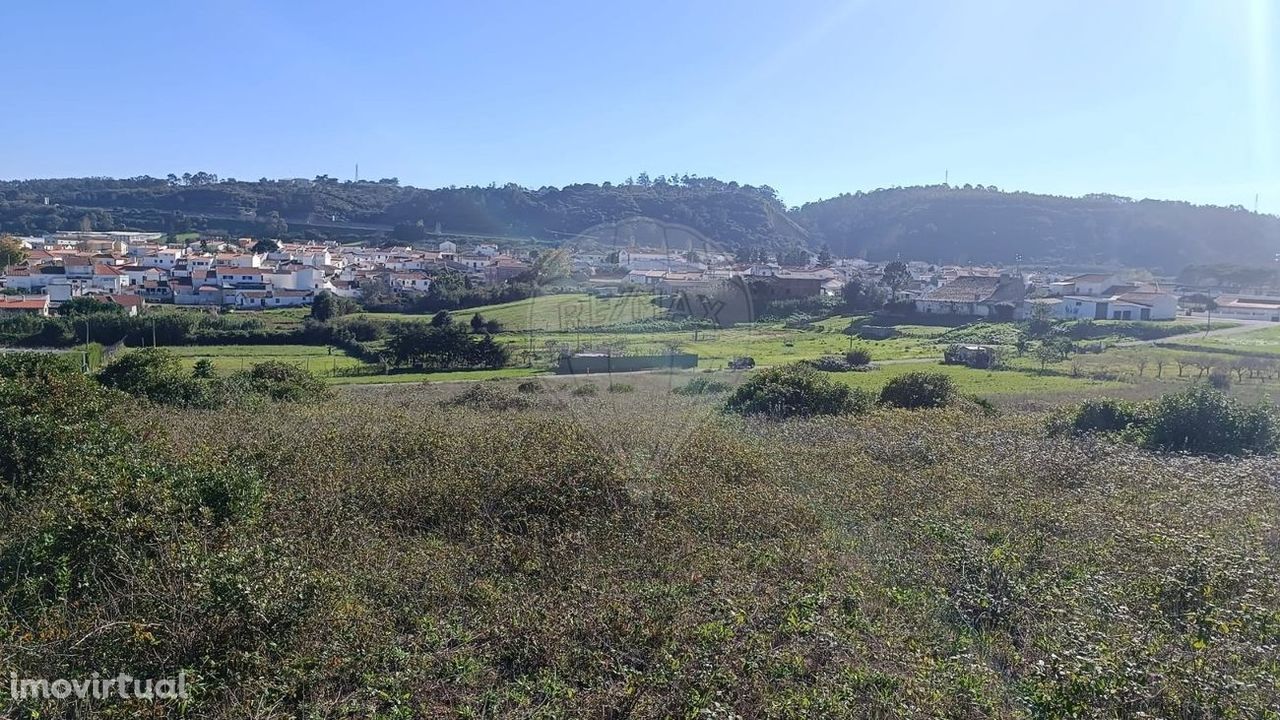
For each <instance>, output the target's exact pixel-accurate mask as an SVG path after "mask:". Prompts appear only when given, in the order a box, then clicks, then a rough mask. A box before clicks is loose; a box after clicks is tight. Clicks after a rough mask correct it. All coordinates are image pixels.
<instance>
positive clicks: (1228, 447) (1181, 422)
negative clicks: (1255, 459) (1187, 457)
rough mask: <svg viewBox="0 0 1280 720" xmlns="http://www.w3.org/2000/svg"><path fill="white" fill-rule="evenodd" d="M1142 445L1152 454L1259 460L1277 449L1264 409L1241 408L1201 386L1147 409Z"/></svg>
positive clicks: (1272, 421) (1267, 411) (1273, 428)
mask: <svg viewBox="0 0 1280 720" xmlns="http://www.w3.org/2000/svg"><path fill="white" fill-rule="evenodd" d="M1150 415H1151V421H1150V424H1149V426H1148V427H1147V429H1146V437H1145V441H1144V444H1145V445H1146V446H1147V447H1149V448H1153V449H1157V450H1169V451H1178V452H1189V453H1200V454H1211V455H1246V454H1257V455H1264V454H1270V453H1274V452H1275V451H1276V447H1277V437H1278V436H1277V431H1278V430H1280V428H1278V427H1277V421H1276V416H1275V414H1274V413H1273V412H1272V411H1271V410H1270V409H1269V408H1268V407H1266V406H1264V405H1254V406H1246V405H1243V404H1241V403H1240V402H1239V401H1237V400H1235V399H1234V398H1231V397H1228V396H1227V395H1225V394H1223V393H1222V392H1219V391H1217V390H1214V389H1213V388H1210V387H1206V386H1203V385H1196V386H1193V387H1191V388H1189V389H1187V390H1184V391H1182V392H1178V393H1172V394H1169V395H1165V396H1163V397H1161V398H1160V399H1158V400H1156V401H1155V402H1154V403H1152V405H1151V407H1150Z"/></svg>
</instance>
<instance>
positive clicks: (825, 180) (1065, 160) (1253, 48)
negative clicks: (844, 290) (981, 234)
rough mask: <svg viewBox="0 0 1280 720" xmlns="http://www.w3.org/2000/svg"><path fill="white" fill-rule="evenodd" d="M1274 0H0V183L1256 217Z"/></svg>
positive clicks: (1266, 154) (1277, 144) (1279, 61)
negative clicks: (825, 201)
mask: <svg viewBox="0 0 1280 720" xmlns="http://www.w3.org/2000/svg"><path fill="white" fill-rule="evenodd" d="M1277 5H1280V2H1277V1H1276V0H1182V1H1178V0H1123V1H1122V2H1115V1H1114V0H1108V1H1102V0H1036V1H1035V2H1028V1H1027V0H992V1H989V2H982V1H981V0H975V1H974V2H951V1H949V0H937V1H926V0H882V1H879V2H818V1H813V2H806V1H804V0H800V1H798V2H786V3H784V2H758V1H756V0H733V1H728V0H725V1H721V0H684V1H673V2H667V1H666V0H657V1H654V0H649V1H646V2H643V3H638V2H637V3H608V2H557V1H555V0H551V1H549V2H495V3H470V2H468V3H462V2H457V3H435V2H404V3H392V2H380V1H379V0H368V1H366V2H361V3H350V2H342V3H338V2H325V1H314V2H312V1H309V2H302V1H300V0H277V1H275V2H262V1H252V2H251V1H246V0H225V1H219V0H208V1H204V2H199V1H197V2H144V1H141V0H139V1H138V2H128V3H106V2H99V1H97V0H95V1H92V2H88V1H85V2H81V1H78V0H77V1H71V0H67V1H64V2H22V1H18V2H7V3H0V27H5V28H8V29H9V30H10V31H9V32H5V33H4V34H3V35H4V42H3V43H0V67H3V68H5V73H4V81H3V87H4V89H5V93H4V95H5V97H6V99H7V100H8V101H9V102H8V103H6V106H5V107H3V108H2V109H0V138H3V140H2V141H0V177H4V178H14V177H32V176H42V177H47V176H70V175H115V176H129V175H136V174H143V173H146V174H151V175H157V176H163V175H164V174H166V173H169V172H176V173H179V174H180V173H182V172H183V171H192V172H194V171H196V170H206V171H209V172H214V173H217V174H219V175H221V176H224V177H226V176H231V177H238V178H241V179H256V178H258V177H260V176H269V177H281V176H284V177H294V176H303V177H311V176H314V175H317V174H321V173H326V174H329V175H334V176H338V177H343V178H347V177H350V176H351V175H352V172H353V169H354V164H355V163H356V162H359V163H360V171H361V175H362V176H363V177H374V178H376V177H384V176H397V177H399V178H400V179H401V180H402V181H403V182H406V183H412V184H415V185H421V186H439V185H450V184H456V185H465V184H473V183H476V184H488V183H489V182H498V183H503V182H508V181H511V182H518V183H520V184H523V185H529V186H540V185H564V184H568V183H572V182H598V181H603V180H613V181H618V180H621V179H623V178H625V177H627V176H630V175H635V174H638V173H639V172H641V171H647V172H649V173H650V174H651V175H654V176H656V175H659V174H672V173H686V172H687V173H693V174H700V175H714V176H716V177H720V178H722V179H726V180H738V181H740V182H748V183H753V184H769V185H772V186H773V187H775V188H776V189H778V190H779V192H780V193H781V194H782V197H783V199H784V201H786V202H787V203H789V204H799V203H802V202H805V201H808V200H814V199H817V198H822V197H829V196H832V195H836V194H839V193H841V192H846V191H850V192H851V191H855V190H869V189H873V188H877V187H889V186H894V185H913V184H924V183H936V182H941V181H942V180H943V176H944V172H946V171H948V170H949V171H950V179H951V181H952V183H956V184H964V183H974V184H977V183H981V184H984V185H985V184H994V185H997V186H999V187H1000V188H1002V189H1022V190H1031V191H1042V192H1053V193H1063V194H1071V195H1078V194H1082V193H1087V192H1112V193H1117V194H1122V195H1130V196H1134V197H1161V198H1173V199H1183V200H1189V201H1193V202H1202V203H1215V204H1241V205H1245V206H1247V207H1249V206H1252V204H1253V198H1254V194H1255V193H1261V196H1262V199H1261V208H1262V209H1263V210H1264V211H1270V212H1280V54H1278V51H1277V48H1276V47H1275V44H1276V43H1277V42H1278V41H1280V40H1278V37H1280V7H1277Z"/></svg>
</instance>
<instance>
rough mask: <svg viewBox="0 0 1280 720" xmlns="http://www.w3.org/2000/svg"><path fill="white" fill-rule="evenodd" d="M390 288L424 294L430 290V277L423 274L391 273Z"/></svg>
mask: <svg viewBox="0 0 1280 720" xmlns="http://www.w3.org/2000/svg"><path fill="white" fill-rule="evenodd" d="M391 287H393V288H395V289H397V290H409V291H412V292H423V293H424V292H426V291H428V290H430V289H431V277H430V276H428V275H426V274H425V273H391Z"/></svg>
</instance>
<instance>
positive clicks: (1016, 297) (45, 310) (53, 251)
mask: <svg viewBox="0 0 1280 720" xmlns="http://www.w3.org/2000/svg"><path fill="white" fill-rule="evenodd" d="M17 240H18V242H20V243H21V245H22V247H23V249H24V251H25V259H24V260H23V261H22V262H19V263H16V264H13V265H10V266H8V267H7V268H4V271H3V275H2V276H0V288H2V289H3V292H4V295H2V296H0V312H2V313H7V314H14V313H29V314H37V315H48V314H50V313H52V312H54V311H56V310H57V308H58V307H59V306H60V305H62V304H63V303H65V302H67V301H69V300H71V299H73V298H77V297H85V296H88V297H94V298H97V299H99V300H102V301H104V302H109V303H114V304H118V305H120V306H122V307H123V308H124V309H125V310H126V311H127V312H128V313H129V314H131V315H134V314H139V313H141V312H143V311H145V309H146V308H147V307H148V306H150V305H173V306H179V307H184V306H185V307H201V308H221V309H234V310H264V309H277V308H289V307H300V306H307V305H310V304H311V303H312V302H313V300H314V299H315V298H316V296H317V295H318V294H320V293H324V292H327V293H331V294H333V295H334V296H337V297H342V298H350V299H352V300H356V301H358V300H360V299H361V297H362V296H363V295H365V293H366V291H367V290H368V289H369V288H371V287H377V288H379V289H380V290H384V291H385V290H390V291H391V292H393V293H396V294H399V295H403V296H414V295H425V294H427V293H429V292H430V290H431V286H432V283H433V282H434V281H435V279H436V278H437V277H438V276H439V275H440V274H441V273H457V275H458V276H460V277H462V278H464V279H465V282H466V283H467V284H468V285H469V286H475V287H484V286H497V285H502V284H503V283H506V282H508V281H515V280H520V279H522V278H525V277H528V274H529V271H530V269H531V267H532V262H533V257H534V254H535V252H536V251H529V250H522V251H503V249H502V248H500V247H499V246H498V245H497V244H494V243H477V244H475V245H473V246H471V247H465V248H461V249H460V248H459V245H458V244H457V243H455V242H453V241H451V240H445V241H442V242H440V243H438V245H437V246H436V247H435V248H434V249H422V248H417V247H409V246H400V247H376V246H369V245H359V244H338V243H335V242H328V243H307V242H292V241H277V240H255V239H253V238H240V239H228V238H218V237H213V238H194V239H191V240H190V241H189V242H187V243H185V244H183V243H180V242H174V241H173V240H172V239H170V238H168V236H166V235H165V234H163V233H153V232H123V231H117V232H79V231H62V232H56V233H53V234H50V235H47V236H43V237H23V238H18V239H17ZM757 260H758V259H757ZM822 260H826V262H821V261H822ZM570 262H571V267H570V268H569V269H570V270H571V272H572V280H573V281H574V282H577V283H578V284H579V285H580V286H582V287H584V288H590V289H593V290H596V291H600V292H605V293H608V292H610V291H616V290H628V289H630V290H635V289H645V290H649V291H653V292H656V293H673V292H711V291H713V290H714V289H715V288H716V287H717V285H719V284H723V283H725V282H727V281H731V280H734V279H741V280H748V281H751V283H752V284H751V287H752V292H753V293H754V294H755V295H756V296H757V297H755V300H756V301H757V302H758V303H759V302H768V301H774V300H802V299H806V298H822V297H839V296H840V295H841V294H842V292H843V291H844V288H845V286H846V285H847V284H849V283H850V282H853V281H863V282H867V281H870V282H879V281H880V280H882V279H883V278H885V277H886V270H887V269H889V268H890V266H895V267H893V268H892V270H893V272H894V273H895V274H896V278H895V279H894V280H893V281H892V283H891V285H892V287H891V289H892V297H891V298H890V299H891V301H892V302H893V303H895V307H897V308H898V309H899V310H900V311H905V312H914V313H915V314H917V315H920V316H925V317H929V316H942V317H950V318H956V319H959V318H975V319H986V320H992V321H1013V320H1022V319H1026V318H1029V317H1033V316H1046V317H1053V318H1059V319H1066V320H1078V319H1096V320H1150V321H1164V320H1172V319H1174V318H1175V317H1177V316H1178V314H1179V312H1184V313H1185V312H1187V311H1188V310H1187V309H1186V308H1184V309H1182V310H1180V307H1179V300H1180V298H1182V297H1185V296H1187V295H1193V294H1194V295H1197V296H1199V297H1201V298H1202V299H1201V301H1200V303H1199V305H1198V306H1197V309H1200V307H1202V306H1203V304H1204V302H1205V301H1207V300H1209V299H1212V301H1213V302H1214V304H1215V308H1214V309H1215V311H1216V313H1217V314H1218V316H1219V317H1223V318H1239V319H1243V320H1266V321H1271V322H1280V298H1277V297H1270V296H1267V295H1264V294H1262V293H1257V294H1249V295H1241V294H1238V293H1237V294H1230V293H1225V292H1215V289H1214V288H1195V287H1193V288H1187V287H1179V286H1178V285H1177V284H1176V283H1175V282H1174V281H1173V279H1164V280H1160V279H1156V278H1152V277H1150V276H1149V274H1147V277H1146V279H1143V280H1136V279H1132V278H1133V275H1130V274H1126V273H1122V272H1091V273H1081V274H1071V273H1069V272H1051V271H1048V270H1045V269H1033V270H1024V269H1022V268H1019V267H1008V266H1005V267H997V266H954V265H944V266H939V265H933V264H929V263H926V262H919V261H912V262H897V263H872V262H868V261H866V260H862V259H848V258H820V257H819V256H818V255H816V254H812V253H810V254H808V255H807V258H806V261H805V262H803V263H797V264H793V265H782V264H780V263H778V262H775V261H769V262H759V261H756V262H736V261H735V259H734V258H733V257H731V256H730V255H728V254H724V253H710V252H704V253H701V254H700V253H697V252H694V251H692V250H687V251H674V250H670V251H664V250H661V249H653V248H634V247H632V248H625V249H621V250H617V251H613V252H603V251H599V250H596V251H589V250H578V251H574V252H572V254H571V255H570Z"/></svg>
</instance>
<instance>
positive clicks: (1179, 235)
mask: <svg viewBox="0 0 1280 720" xmlns="http://www.w3.org/2000/svg"><path fill="white" fill-rule="evenodd" d="M792 216H793V217H794V218H795V219H796V221H797V222H798V223H799V224H800V225H801V226H803V227H804V228H805V229H806V230H807V231H808V232H809V233H810V237H811V242H813V243H814V244H815V245H827V246H829V247H830V249H831V251H832V252H834V253H836V254H838V255H857V256H863V257H867V258H868V259H871V260H888V259H893V258H894V257H897V256H899V255H900V256H901V257H903V258H907V259H924V260H931V261H936V262H961V263H963V262H1010V261H1016V260H1018V259H1019V257H1021V259H1023V260H1026V261H1028V262H1036V261H1057V262H1063V263H1072V264H1085V265H1087V264H1112V263H1119V264H1123V265H1129V266H1138V267H1150V268H1157V269H1163V270H1165V271H1168V272H1177V271H1178V270H1179V269H1181V268H1182V267H1184V266H1186V265H1188V264H1192V263H1201V262H1217V261H1227V262H1240V263H1257V262H1260V261H1266V262H1270V261H1271V260H1272V256H1273V253H1274V252H1275V248H1276V246H1277V243H1280V218H1277V217H1275V216H1272V215H1260V214H1256V213H1252V212H1248V211H1247V210H1245V209H1244V208H1242V207H1239V206H1234V207H1225V208H1224V207H1215V206H1206V205H1192V204H1190V203H1185V202H1174V201H1167V200H1133V199H1131V198H1125V197H1118V196H1115V195H1096V194H1095V195H1086V196H1084V197H1080V198H1072V197H1060V196H1053V195H1037V194H1033V193H1025V192H1002V191H1000V190H998V189H996V188H990V187H988V188H984V187H982V186H978V187H969V186H964V187H952V186H945V185H939V186H931V187H911V188H892V189H887V190H876V191H874V192H870V193H855V194H846V195H841V196H839V197H835V198H831V199H829V200H822V201H819V202H813V203H807V204H805V205H804V206H802V207H800V208H798V209H797V210H795V211H793V213H792Z"/></svg>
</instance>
